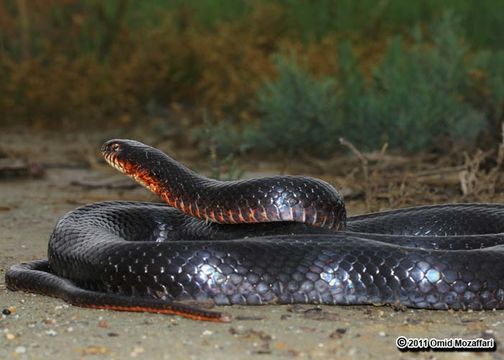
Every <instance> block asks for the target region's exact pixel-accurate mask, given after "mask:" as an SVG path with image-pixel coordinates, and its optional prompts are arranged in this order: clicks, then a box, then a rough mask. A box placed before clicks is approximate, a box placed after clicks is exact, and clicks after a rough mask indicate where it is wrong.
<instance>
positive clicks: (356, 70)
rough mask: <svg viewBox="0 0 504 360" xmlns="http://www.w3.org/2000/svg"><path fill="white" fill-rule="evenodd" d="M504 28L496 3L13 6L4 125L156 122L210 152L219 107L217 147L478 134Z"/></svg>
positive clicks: (328, 145) (492, 98)
mask: <svg viewBox="0 0 504 360" xmlns="http://www.w3.org/2000/svg"><path fill="white" fill-rule="evenodd" d="M503 33H504V2H502V1H500V0H482V1H479V2H475V1H472V0H424V1H402V0H385V1H378V2H377V1H375V0H361V1H354V0H321V1H317V2H309V1H297V0H270V1H266V0H263V1H255V2H249V1H237V0H185V1H182V0H171V1H161V0H153V1H131V0H114V1H98V0H52V1H51V2H47V1H43V0H33V1H27V0H5V1H3V2H2V3H0V125H9V124H18V123H20V122H24V123H26V124H31V125H36V126H40V127H46V128H55V127H57V128H60V127H61V126H62V125H63V126H68V127H81V124H89V125H91V126H96V125H99V126H103V124H105V123H108V124H110V125H111V126H114V125H117V124H126V125H127V124H136V123H138V121H142V120H143V119H146V118H148V117H157V118H160V119H163V121H164V122H165V123H166V124H173V123H174V122H176V121H179V124H177V125H178V126H182V127H187V128H189V129H190V130H192V131H187V132H188V133H191V134H193V135H195V136H196V139H199V142H200V144H201V146H202V147H203V146H205V144H206V142H205V137H206V136H207V135H205V134H206V131H205V129H207V128H208V121H207V122H205V121H203V118H204V117H205V116H206V115H207V116H208V117H209V118H211V119H213V121H212V125H211V127H212V130H211V132H212V139H214V143H215V144H214V145H215V148H216V149H217V150H218V151H219V152H221V153H230V152H236V151H248V150H255V151H268V152H270V151H273V150H275V151H277V150H279V151H282V152H286V153H294V152H297V151H306V152H311V153H318V154H326V153H328V152H330V151H334V150H335V149H336V148H337V147H338V138H339V137H341V136H344V137H346V138H348V139H349V140H350V141H352V142H353V143H355V144H356V145H358V146H359V147H361V148H367V149H376V148H379V147H381V145H382V144H383V143H384V142H387V143H388V144H389V146H390V148H396V149H401V150H407V151H418V150H426V149H429V148H432V147H438V146H440V144H441V146H443V145H444V146H446V145H447V144H450V143H453V142H466V143H467V144H471V143H473V142H474V141H475V139H476V138H477V136H480V135H482V134H483V135H484V134H485V133H486V134H490V135H492V134H495V133H496V131H495V130H496V129H498V128H499V126H500V123H501V122H502V121H503V120H504V42H503V41H502V36H501V34H503ZM159 114H163V115H159ZM205 114H206V115H205ZM182 119H184V121H182ZM167 126H168V125H167Z"/></svg>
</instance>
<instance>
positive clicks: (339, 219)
mask: <svg viewBox="0 0 504 360" xmlns="http://www.w3.org/2000/svg"><path fill="white" fill-rule="evenodd" d="M102 151H103V153H104V156H105V158H106V159H107V161H108V162H109V163H110V164H111V165H113V166H114V167H116V168H118V169H119V170H120V171H122V172H124V173H125V174H127V175H129V176H131V177H133V178H135V179H136V180H137V181H139V182H140V183H142V184H143V185H145V186H146V187H147V188H149V189H150V190H152V191H153V192H155V193H156V194H158V195H160V196H161V198H162V199H163V200H164V201H165V202H166V203H168V205H166V204H157V203H141V202H118V201H109V202H102V203H95V204H90V205H86V206H83V207H81V208H78V209H76V210H74V211H72V212H70V213H68V214H67V215H65V216H64V217H63V218H62V219H60V220H59V222H58V223H57V225H56V227H55V230H54V232H53V234H52V236H51V238H50V241H49V249H48V260H39V261H32V262H28V263H24V264H21V265H15V266H13V267H12V268H11V269H10V270H9V271H8V272H7V274H6V282H7V285H8V287H9V288H10V289H13V290H18V289H21V290H27V291H33V292H39V293H43V294H47V295H52V296H56V297H60V298H63V299H65V300H67V301H69V302H71V303H73V304H75V305H81V306H88V307H97V308H109V309H115V310H129V311H153V312H162V313H176V314H181V315H184V316H188V317H192V318H196V319H205V320H225V319H226V318H225V317H223V316H222V315H221V314H219V313H215V312H211V311H206V310H200V309H195V308H194V307H192V306H191V305H187V303H186V302H187V301H198V302H201V301H203V302H206V301H209V300H211V301H213V302H215V303H217V304H253V305H256V304H268V303H282V304H287V303H318V304H382V305H383V304H395V305H401V306H408V307H416V308H429V309H501V308H504V236H503V233H504V206H503V205H499V204H451V205H450V204H448V205H434V206H424V207H416V208H408V209H401V210H393V211H387V212H382V213H374V214H368V215H362V216H357V217H350V218H348V219H346V213H345V208H344V203H343V200H342V198H341V196H340V195H339V194H338V193H337V192H336V190H334V189H333V188H332V187H331V186H330V185H329V184H327V183H325V182H323V181H321V180H317V179H312V178H306V177H293V176H282V177H270V178H264V179H252V180H243V181H235V182H219V181H215V180H211V179H207V178H204V177H201V176H199V175H197V174H196V173H194V172H192V171H191V170H189V169H187V168H186V167H184V166H183V165H181V164H179V163H177V162H176V161H174V160H173V159H171V158H169V157H168V156H167V155H165V154H163V153H162V152H160V151H159V150H157V149H154V148H151V147H149V146H147V145H144V144H141V143H138V142H135V141H131V140H111V141H109V142H107V143H106V144H105V145H104V147H103V149H102ZM170 206H172V207H175V208H177V209H178V210H177V209H174V208H172V207H170ZM184 213H185V214H184Z"/></svg>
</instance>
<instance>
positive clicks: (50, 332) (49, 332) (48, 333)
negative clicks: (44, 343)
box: [45, 329, 58, 336]
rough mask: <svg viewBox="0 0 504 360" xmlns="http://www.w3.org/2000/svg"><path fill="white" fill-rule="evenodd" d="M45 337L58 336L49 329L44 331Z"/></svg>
mask: <svg viewBox="0 0 504 360" xmlns="http://www.w3.org/2000/svg"><path fill="white" fill-rule="evenodd" d="M45 333H46V334H47V335H49V336H56V335H58V333H57V332H56V331H54V330H53V329H50V330H46V332H45Z"/></svg>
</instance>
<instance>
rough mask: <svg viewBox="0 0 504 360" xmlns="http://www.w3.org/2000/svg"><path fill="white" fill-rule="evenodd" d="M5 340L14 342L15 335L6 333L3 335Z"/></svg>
mask: <svg viewBox="0 0 504 360" xmlns="http://www.w3.org/2000/svg"><path fill="white" fill-rule="evenodd" d="M5 338H6V339H7V340H14V339H15V338H16V335H14V334H13V333H7V334H5Z"/></svg>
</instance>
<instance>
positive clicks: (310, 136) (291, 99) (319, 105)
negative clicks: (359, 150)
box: [248, 56, 340, 154]
mask: <svg viewBox="0 0 504 360" xmlns="http://www.w3.org/2000/svg"><path fill="white" fill-rule="evenodd" d="M275 62H276V66H277V69H278V79H277V80H275V81H270V82H267V83H266V84H265V85H264V87H263V88H261V89H260V90H259V92H258V107H259V111H260V112H261V113H262V116H261V118H260V121H259V124H258V128H257V129H256V131H255V132H254V131H252V132H250V134H249V136H248V138H249V139H248V141H250V142H252V143H253V144H255V146H256V147H258V148H261V149H262V150H265V151H268V150H273V149H280V150H284V151H285V152H287V153H289V154H292V153H296V152H299V151H305V152H317V153H324V152H325V151H327V150H330V149H332V148H333V144H334V139H333V138H332V135H333V134H336V133H338V132H339V131H340V129H339V128H337V125H338V122H337V121H335V115H336V112H335V110H336V97H335V94H334V91H335V89H334V81H333V80H332V79H329V78H322V79H315V78H313V77H312V76H310V74H309V73H308V72H307V71H306V70H304V69H302V68H301V67H300V66H299V65H298V63H297V61H296V59H295V57H293V56H291V57H290V58H285V57H276V59H275Z"/></svg>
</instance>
